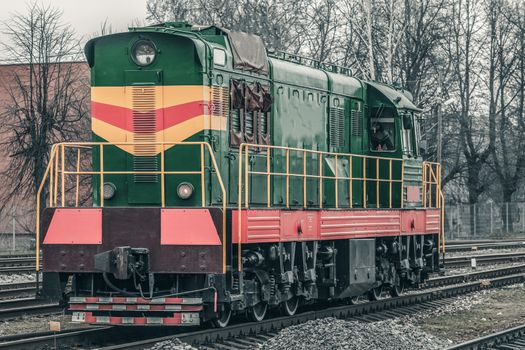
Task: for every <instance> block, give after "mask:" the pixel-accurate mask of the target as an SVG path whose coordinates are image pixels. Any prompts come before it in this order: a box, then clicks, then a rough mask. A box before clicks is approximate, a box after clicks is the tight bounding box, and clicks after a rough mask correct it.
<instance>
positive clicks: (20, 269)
mask: <svg viewBox="0 0 525 350" xmlns="http://www.w3.org/2000/svg"><path fill="white" fill-rule="evenodd" d="M35 269H36V266H35V265H29V266H3V267H0V273H26V272H36V270H35Z"/></svg>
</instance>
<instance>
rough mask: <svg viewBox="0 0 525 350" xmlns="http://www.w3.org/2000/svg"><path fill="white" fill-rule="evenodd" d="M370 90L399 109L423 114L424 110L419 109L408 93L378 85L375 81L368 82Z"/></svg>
mask: <svg viewBox="0 0 525 350" xmlns="http://www.w3.org/2000/svg"><path fill="white" fill-rule="evenodd" d="M366 84H368V86H369V88H372V89H374V90H375V91H376V92H378V93H379V94H381V95H383V96H384V98H386V99H387V100H388V101H390V102H391V103H392V104H393V105H394V106H395V107H396V108H397V109H409V110H412V111H414V112H422V111H423V110H422V109H420V108H418V107H417V106H416V105H415V104H414V103H413V102H412V101H411V99H410V98H409V97H408V96H407V94H409V93H408V91H404V90H401V89H396V88H394V87H392V86H390V85H386V84H382V83H378V82H375V81H367V82H366Z"/></svg>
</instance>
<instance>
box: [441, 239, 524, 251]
mask: <svg viewBox="0 0 525 350" xmlns="http://www.w3.org/2000/svg"><path fill="white" fill-rule="evenodd" d="M516 248H525V238H524V239H522V240H516V241H503V242H501V241H496V242H481V243H478V242H473V243H461V244H453V245H448V244H447V252H449V253H452V252H469V251H479V250H486V249H516Z"/></svg>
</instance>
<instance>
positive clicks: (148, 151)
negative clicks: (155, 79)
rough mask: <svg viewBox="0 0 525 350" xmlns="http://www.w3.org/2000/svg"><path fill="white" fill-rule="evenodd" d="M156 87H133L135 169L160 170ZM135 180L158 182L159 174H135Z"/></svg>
mask: <svg viewBox="0 0 525 350" xmlns="http://www.w3.org/2000/svg"><path fill="white" fill-rule="evenodd" d="M155 91H156V90H155V87H154V86H134V87H132V104H133V142H135V143H140V144H138V145H134V146H133V148H134V149H133V151H134V156H133V170H134V171H158V162H157V156H156V149H157V145H155V142H157V133H156V130H157V118H156V114H155V99H156V96H155ZM134 181H135V182H136V183H138V182H157V181H158V175H154V174H151V175H150V174H135V175H134Z"/></svg>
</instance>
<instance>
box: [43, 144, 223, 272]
mask: <svg viewBox="0 0 525 350" xmlns="http://www.w3.org/2000/svg"><path fill="white" fill-rule="evenodd" d="M137 145H157V146H161V147H160V148H161V149H162V150H161V152H160V158H161V167H160V171H106V170H104V148H105V147H104V146H137ZM177 145H185V146H199V148H200V168H199V169H198V170H195V171H166V169H165V155H164V151H165V150H166V149H167V147H171V146H177ZM94 147H98V148H99V152H100V157H99V159H100V164H99V168H100V169H99V170H98V171H94V170H89V171H81V170H80V166H81V162H80V158H81V155H80V150H81V149H89V150H93V148H94ZM71 148H74V149H76V150H77V152H76V155H77V159H76V168H75V169H74V170H68V169H66V161H65V160H66V151H67V150H68V149H71ZM205 153H208V154H209V159H210V160H211V163H212V166H213V170H214V171H213V172H212V171H210V174H211V173H214V174H215V176H216V177H217V180H218V183H219V186H220V189H221V192H222V211H223V213H222V253H223V254H222V255H223V256H222V270H223V273H226V204H227V202H228V200H227V198H226V188H225V186H224V182H223V181H222V177H221V173H220V170H219V167H218V165H217V161H216V159H215V155H214V153H213V150H212V148H211V146H210V144H209V143H207V142H198V141H195V142H115V143H113V142H112V143H110V142H63V143H59V144H54V145H53V146H52V147H51V151H50V159H49V164H48V165H47V168H46V171H45V172H44V176H43V179H42V181H41V183H40V185H39V187H38V191H37V200H36V230H35V232H36V271H39V270H40V260H39V259H40V211H41V208H40V207H41V201H40V197H41V195H42V191H43V190H44V186H45V183H46V181H48V180H49V204H50V206H51V207H52V206H56V205H57V199H58V193H59V192H58V189H59V187H58V185H59V182H61V183H60V194H61V195H60V197H61V198H60V202H61V206H62V207H65V206H66V205H67V201H66V195H67V194H68V192H66V185H65V183H66V176H70V175H73V176H75V178H76V184H75V187H74V188H75V197H74V198H75V201H74V202H75V207H78V205H79V199H78V198H79V191H80V186H79V184H80V180H79V177H80V176H81V175H98V176H99V178H100V207H104V196H103V195H102V194H103V190H104V187H103V186H104V176H105V175H138V174H148V175H160V176H161V207H162V208H164V207H165V206H166V198H165V176H166V175H200V177H201V181H200V184H201V190H202V191H201V204H202V207H205V206H206V190H205V188H204V187H205V176H206V164H205ZM59 165H60V166H59ZM59 173H60V180H59Z"/></svg>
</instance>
